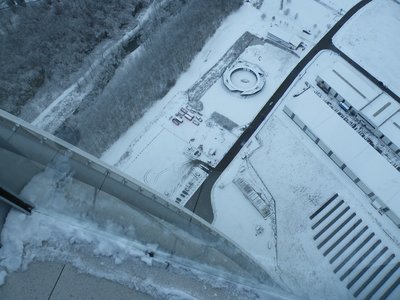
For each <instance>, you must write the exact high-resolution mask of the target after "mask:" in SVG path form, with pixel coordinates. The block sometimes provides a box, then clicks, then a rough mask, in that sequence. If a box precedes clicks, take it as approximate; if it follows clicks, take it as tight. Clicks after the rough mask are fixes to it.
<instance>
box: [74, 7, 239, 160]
mask: <svg viewBox="0 0 400 300" xmlns="http://www.w3.org/2000/svg"><path fill="white" fill-rule="evenodd" d="M241 4H242V0H218V1H215V0H201V1H198V0H188V3H187V5H185V6H183V7H182V10H181V11H180V13H179V14H176V15H175V16H172V17H170V18H169V20H168V21H167V22H166V23H164V24H163V26H161V27H160V28H159V30H157V31H155V32H153V33H152V34H151V35H150V37H149V38H148V39H147V40H146V41H145V43H144V47H142V48H140V49H139V51H138V53H136V57H135V59H133V60H130V61H129V62H126V63H125V64H124V65H123V66H122V68H123V70H120V71H119V72H117V73H116V75H115V76H114V78H113V79H112V80H111V81H110V83H109V84H108V85H107V86H106V88H105V89H104V91H103V93H102V94H101V95H100V96H99V97H98V98H97V99H96V101H95V102H94V103H93V104H92V105H91V106H90V107H87V108H86V109H85V110H83V111H79V113H77V114H75V115H74V117H73V118H72V119H71V120H70V121H69V123H70V124H69V126H72V127H74V128H75V130H76V131H79V137H80V141H79V142H78V146H80V147H81V148H83V149H84V150H86V151H88V152H90V153H92V154H94V155H100V154H101V153H102V152H104V151H105V150H106V149H107V148H108V147H109V146H110V145H111V144H112V143H113V142H114V141H116V140H117V139H118V138H119V136H120V135H121V134H122V133H124V132H125V131H126V130H127V129H128V128H129V127H130V126H131V125H132V124H133V123H134V122H135V121H136V120H137V119H138V118H139V117H141V116H142V114H143V113H144V112H145V110H146V109H147V108H148V107H149V106H150V105H151V104H152V103H154V101H156V100H158V99H160V98H161V97H163V96H164V95H165V94H166V93H167V92H168V90H169V89H170V88H171V87H172V86H173V85H174V84H175V82H176V80H177V78H178V77H179V75H180V74H181V73H182V72H183V71H185V70H186V69H187V68H188V67H189V65H190V62H191V61H192V60H193V58H194V56H195V55H196V54H197V53H198V52H199V51H200V50H201V48H202V47H203V46H204V44H205V42H206V40H207V39H208V38H209V37H210V36H211V35H212V34H213V33H214V32H215V30H216V29H217V28H218V26H219V25H220V23H221V21H222V20H223V18H224V17H226V16H227V15H228V14H229V13H230V12H232V11H234V10H236V9H238V8H239V7H240V5H241Z"/></svg>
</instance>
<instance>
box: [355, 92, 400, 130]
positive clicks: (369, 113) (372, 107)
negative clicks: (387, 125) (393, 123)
mask: <svg viewBox="0 0 400 300" xmlns="http://www.w3.org/2000/svg"><path fill="white" fill-rule="evenodd" d="M399 110H400V104H399V103H397V102H396V100H394V99H393V98H392V97H390V96H389V95H388V94H386V93H383V94H381V95H380V96H379V97H378V98H376V99H375V100H374V101H372V102H370V103H369V104H368V105H367V106H366V107H364V108H363V109H362V110H361V114H362V115H364V116H365V117H366V118H367V119H368V121H369V122H370V123H371V124H372V125H374V127H375V128H378V127H379V126H381V125H382V124H383V123H384V122H385V121H386V120H388V119H389V118H390V117H391V116H393V115H394V114H395V113H396V112H398V111H399Z"/></svg>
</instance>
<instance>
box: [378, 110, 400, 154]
mask: <svg viewBox="0 0 400 300" xmlns="http://www.w3.org/2000/svg"><path fill="white" fill-rule="evenodd" d="M379 130H380V131H381V132H382V133H383V134H384V135H385V136H387V137H388V138H389V139H390V141H391V142H392V143H393V144H395V145H396V146H397V147H399V148H400V111H399V112H397V113H396V114H395V115H393V116H392V117H391V118H390V119H389V120H387V121H386V122H385V123H384V124H383V125H382V126H381V127H379Z"/></svg>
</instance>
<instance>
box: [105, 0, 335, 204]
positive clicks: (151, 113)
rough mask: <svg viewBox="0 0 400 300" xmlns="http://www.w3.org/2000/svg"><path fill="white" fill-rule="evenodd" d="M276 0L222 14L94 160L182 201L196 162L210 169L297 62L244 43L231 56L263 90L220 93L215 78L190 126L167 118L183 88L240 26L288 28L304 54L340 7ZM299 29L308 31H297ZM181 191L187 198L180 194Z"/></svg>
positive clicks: (255, 30)
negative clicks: (253, 70) (159, 93)
mask: <svg viewBox="0 0 400 300" xmlns="http://www.w3.org/2000/svg"><path fill="white" fill-rule="evenodd" d="M278 3H279V1H264V3H263V5H262V6H261V8H260V9H256V8H255V7H253V6H252V5H251V3H245V4H244V5H243V6H242V8H241V9H240V10H239V11H237V12H235V13H233V14H232V15H231V16H229V17H228V18H227V19H226V20H225V21H224V22H223V24H222V25H221V26H220V28H219V29H218V30H217V32H216V33H215V34H214V36H213V37H212V38H211V39H210V40H209V41H208V42H207V44H206V45H205V46H204V48H203V49H202V51H201V52H200V53H199V54H198V55H197V56H196V57H195V59H194V60H193V62H192V64H191V66H190V68H189V69H188V70H187V71H186V72H185V73H184V74H182V75H181V77H180V78H179V80H178V82H177V83H176V85H175V86H174V87H173V88H172V89H171V90H170V92H169V93H168V94H167V95H166V96H165V97H164V98H163V99H160V100H159V101H158V102H157V103H155V104H154V105H153V106H152V107H150V108H149V109H148V111H147V112H146V113H145V114H144V116H143V117H142V118H141V119H140V120H139V121H138V122H136V123H135V124H134V125H133V126H132V127H131V128H130V129H129V130H128V131H127V132H126V133H125V134H124V135H123V136H121V138H120V139H119V140H118V141H117V142H116V143H115V144H114V145H113V146H111V147H110V148H109V149H108V150H107V151H106V152H105V153H104V154H103V156H102V159H104V160H105V161H106V162H108V163H110V164H114V165H115V166H117V167H118V168H119V169H121V170H123V171H124V172H126V173H127V174H129V175H131V176H133V177H134V178H135V179H137V180H139V181H141V182H142V183H144V184H146V185H148V186H149V187H151V188H153V189H155V190H157V191H158V192H160V193H162V194H164V195H165V196H166V197H167V198H169V199H170V200H171V201H179V203H180V204H182V205H184V204H185V203H186V201H187V200H189V198H190V196H191V195H192V194H193V193H194V192H195V191H196V189H197V187H198V186H199V184H200V183H201V182H202V181H203V180H204V179H205V178H206V176H207V174H206V173H205V172H204V171H202V170H201V168H200V167H199V164H198V161H202V162H204V163H205V164H208V165H210V166H212V167H214V166H216V165H217V164H218V162H219V161H220V160H221V159H222V158H223V157H224V155H225V154H226V152H227V151H228V150H229V149H230V147H231V146H232V145H233V144H234V142H235V141H236V140H237V138H238V137H239V136H240V134H241V133H242V131H243V129H244V128H245V127H246V126H247V125H248V124H249V123H250V122H251V121H252V120H253V119H254V117H255V116H256V115H257V113H258V112H259V111H260V110H261V108H262V107H263V106H264V105H265V104H266V103H267V101H268V99H269V98H270V97H271V95H272V94H273V93H274V91H275V90H276V89H277V88H278V87H279V84H280V83H281V82H282V81H283V80H284V79H285V77H286V76H287V75H288V74H289V72H290V71H291V70H292V68H293V67H294V66H295V65H296V64H297V63H298V62H299V57H297V56H296V55H293V54H292V53H290V52H288V51H285V50H283V49H281V48H278V47H276V46H273V45H271V44H268V43H264V42H257V43H256V44H254V45H250V46H249V47H248V48H247V49H246V50H245V51H244V52H243V53H242V54H241V55H240V57H239V59H242V60H245V61H249V62H251V63H254V64H257V65H258V66H259V67H260V68H261V69H262V70H263V71H264V73H265V78H266V84H265V87H264V89H263V90H261V92H259V93H258V94H256V95H252V96H247V97H246V98H243V97H242V96H240V95H239V94H237V93H232V92H230V91H228V90H227V88H226V87H225V86H224V84H223V81H222V78H221V79H219V80H218V81H217V82H216V83H215V84H213V85H212V86H211V87H210V88H209V89H208V91H207V92H206V93H205V94H204V95H203V97H202V98H201V99H200V101H201V102H202V104H203V110H201V111H195V112H193V114H194V115H195V117H198V118H200V119H201V120H202V121H201V122H199V123H200V125H198V126H196V125H194V124H193V123H192V122H190V121H188V120H186V119H185V118H182V119H183V123H182V124H181V125H179V126H177V125H175V124H173V123H172V118H173V117H174V115H175V114H176V113H178V112H179V111H180V108H184V109H187V104H188V99H187V96H186V93H185V91H187V90H188V89H189V88H190V87H191V86H193V84H195V82H196V81H197V80H198V79H199V78H200V77H201V76H202V75H203V74H205V73H206V72H207V71H208V70H209V69H210V68H211V67H212V66H213V65H214V64H216V63H217V62H218V60H219V59H220V58H221V57H222V56H223V55H224V54H225V52H226V51H227V50H228V49H229V47H230V46H231V45H232V44H234V42H235V41H236V40H237V39H238V38H239V37H240V36H241V35H242V34H243V33H245V32H246V31H249V32H250V33H252V34H254V35H256V36H258V37H261V38H263V37H264V38H265V37H266V35H267V33H268V28H270V26H277V27H279V28H281V29H283V30H286V31H290V32H294V33H295V34H297V35H298V37H299V38H300V39H301V40H303V42H304V44H305V45H306V49H305V50H304V51H300V52H298V54H299V55H300V56H303V55H305V54H306V53H307V51H308V50H309V49H310V48H311V47H312V46H313V45H314V43H315V42H317V41H318V40H319V38H321V37H322V35H323V34H324V33H325V32H326V31H327V30H328V29H329V28H330V27H331V26H332V24H334V23H335V22H336V20H338V19H339V18H340V16H341V13H340V9H336V10H335V9H332V8H328V7H327V6H326V5H322V4H321V3H319V2H316V1H311V0H307V4H308V6H307V9H305V7H306V6H305V5H303V4H302V5H299V3H297V2H291V3H289V4H285V5H286V6H285V9H289V11H288V12H283V11H280V10H279V5H278ZM296 3H297V4H296ZM310 7H311V8H312V9H310ZM303 29H307V30H309V32H310V33H311V34H306V33H304V32H303ZM226 67H227V66H226ZM199 113H200V114H199ZM215 115H218V116H221V115H222V116H223V117H224V118H227V119H228V120H229V122H232V124H234V126H235V128H233V129H232V130H227V129H226V128H223V126H221V125H220V124H218V122H217V123H216V121H215V118H214V116H215ZM199 147H200V149H202V153H201V155H199V156H197V157H196V156H193V155H192V154H193V153H194V152H196V150H197V149H199ZM160 149H162V151H160ZM194 160H197V163H195V162H193V161H194ZM183 190H185V192H188V195H182V191H183ZM182 196H185V197H183V198H184V199H181V198H182Z"/></svg>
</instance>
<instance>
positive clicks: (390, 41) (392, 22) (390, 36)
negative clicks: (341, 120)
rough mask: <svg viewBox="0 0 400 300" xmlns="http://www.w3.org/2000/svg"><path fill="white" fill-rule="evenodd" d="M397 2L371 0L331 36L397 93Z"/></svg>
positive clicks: (399, 33) (399, 42)
mask: <svg viewBox="0 0 400 300" xmlns="http://www.w3.org/2000/svg"><path fill="white" fill-rule="evenodd" d="M399 15H400V3H399V2H398V1H394V0H381V1H372V2H371V3H370V4H368V5H367V6H366V7H365V8H364V9H363V10H361V11H360V12H358V13H357V14H356V15H354V16H353V17H352V18H351V19H350V20H349V21H348V22H347V23H346V24H345V26H344V27H343V28H342V29H341V30H340V31H339V32H338V33H337V34H336V36H335V37H334V40H333V42H334V44H335V46H336V47H338V48H339V49H340V50H341V51H343V52H344V53H345V54H346V55H348V56H349V57H350V58H351V59H353V60H354V61H355V62H357V63H358V64H359V65H360V66H361V67H363V68H364V69H365V70H367V71H368V72H369V73H371V74H372V75H373V76H375V77H376V78H377V79H378V80H380V81H382V82H383V84H384V85H386V86H387V87H388V88H389V89H391V90H392V91H393V92H394V93H396V94H397V95H400V82H399V77H400V60H399V58H398V57H399V52H398V48H399V45H400V18H399Z"/></svg>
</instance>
